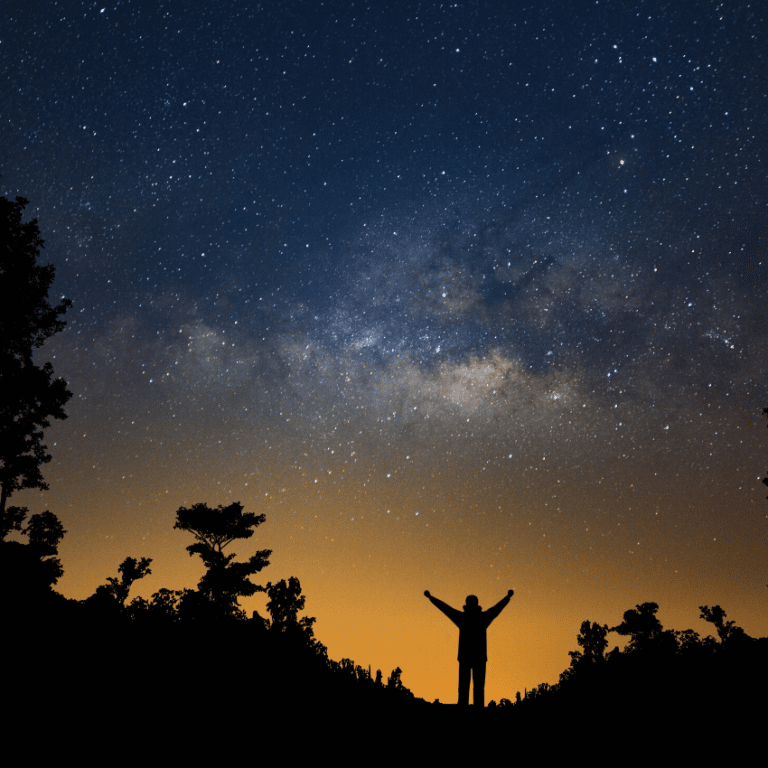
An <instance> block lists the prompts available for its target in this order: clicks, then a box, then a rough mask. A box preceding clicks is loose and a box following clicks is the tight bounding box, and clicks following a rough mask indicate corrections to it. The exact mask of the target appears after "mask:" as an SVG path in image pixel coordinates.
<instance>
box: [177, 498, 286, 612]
mask: <svg viewBox="0 0 768 768" xmlns="http://www.w3.org/2000/svg"><path fill="white" fill-rule="evenodd" d="M264 520H266V517H265V516H264V515H256V514H254V513H253V512H246V513H244V512H243V505H242V504H240V503H239V502H234V503H233V504H230V505H229V506H227V507H224V506H218V507H215V508H212V507H209V506H208V505H207V504H202V503H201V504H194V505H193V506H192V507H189V508H186V507H181V508H180V509H179V510H178V512H177V513H176V524H175V525H174V526H173V527H174V528H178V529H179V530H181V531H187V532H188V533H191V534H192V535H193V536H194V537H195V539H197V541H196V542H195V543H194V544H190V546H188V547H187V551H188V552H189V554H190V555H199V556H200V558H201V560H202V561H203V563H204V565H205V567H206V568H207V570H206V572H205V573H204V574H203V576H202V578H201V579H200V582H199V583H198V591H199V596H200V597H202V598H203V603H202V604H200V602H199V601H198V602H197V603H196V602H195V598H193V599H192V600H190V599H187V600H186V603H187V606H189V605H193V606H194V612H198V613H200V614H205V615H210V616H211V617H216V618H223V617H230V618H232V617H235V618H242V617H243V613H242V611H241V610H240V607H239V605H238V602H237V598H238V597H241V596H242V597H248V596H250V595H253V594H255V593H256V592H263V591H264V589H265V588H264V587H262V586H259V585H257V584H253V583H252V582H251V581H250V578H249V577H250V576H252V575H253V574H255V573H258V572H259V571H260V570H261V569H262V568H265V567H266V566H268V565H269V560H268V558H269V556H270V555H271V554H272V550H270V549H262V550H259V551H258V552H256V554H254V555H252V556H251V557H250V558H249V559H248V560H247V561H245V562H242V563H237V562H234V559H235V555H234V554H230V555H225V554H224V549H225V547H227V546H229V544H231V543H232V542H233V541H237V540H238V539H249V538H251V536H253V532H254V529H255V528H256V527H257V526H259V525H261V524H262V523H263V522H264ZM182 602H184V600H183V601H182Z"/></svg>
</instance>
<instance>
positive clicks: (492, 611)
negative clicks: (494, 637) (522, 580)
mask: <svg viewBox="0 0 768 768" xmlns="http://www.w3.org/2000/svg"><path fill="white" fill-rule="evenodd" d="M514 594H515V593H514V591H513V590H511V589H510V590H509V592H507V596H506V597H502V598H501V600H499V602H498V603H496V605H494V606H493V608H489V609H488V610H487V611H484V613H483V615H484V616H485V618H486V619H487V621H488V624H490V623H491V622H492V621H493V620H494V619H495V618H496V617H497V616H498V615H499V614H500V613H501V612H502V611H503V610H504V609H505V608H506V607H507V606H508V605H509V601H510V600H511V599H512V595H514Z"/></svg>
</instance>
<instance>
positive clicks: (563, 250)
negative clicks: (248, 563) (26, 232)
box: [0, 0, 768, 702]
mask: <svg viewBox="0 0 768 768" xmlns="http://www.w3.org/2000/svg"><path fill="white" fill-rule="evenodd" d="M766 16H768V9H766V7H765V5H764V4H762V3H758V2H752V3H749V2H739V1H737V2H728V3H721V4H717V3H715V2H700V3H692V2H688V3H684V2H666V3H664V2H637V1H634V2H610V1H609V0H602V1H601V2H572V3H568V4H563V3H554V2H541V1H539V2H531V3H516V2H482V0H480V1H479V2H472V3H469V2H458V3H439V2H434V3H433V2H394V1H392V2H379V3H356V2H319V1H315V0H312V1H311V2H310V0H305V2H296V1H293V2H291V1H287V0H281V2H279V3H278V2H262V3H256V2H234V1H230V0H222V1H221V2H217V3H202V2H188V3H181V2H159V1H158V0H125V1H124V2H117V3H115V2H111V3H108V4H103V0H102V2H100V3H91V2H88V3H85V2H84V3H81V2H77V0H64V1H63V2H61V1H60V2H45V1H44V0H36V2H33V3H32V2H30V3H13V4H6V7H5V8H4V11H3V21H2V24H1V25H0V175H2V178H0V193H2V194H4V195H6V196H7V197H9V198H12V197H15V196H16V195H22V196H24V197H26V198H28V199H29V200H30V205H29V206H28V207H27V209H26V214H27V217H28V218H35V217H36V218H37V219H38V223H39V226H40V230H41V233H42V236H43V238H44V239H45V241H46V243H45V249H44V250H43V253H42V256H43V258H42V262H43V263H52V264H53V265H54V266H55V268H56V278H55V281H54V284H53V289H52V292H51V297H50V298H51V301H52V303H58V301H59V299H60V297H61V296H66V297H68V298H70V299H71V300H72V302H73V306H72V308H71V309H70V310H69V312H68V313H67V315H66V316H65V319H66V321H67V327H66V329H65V331H63V332H62V333H60V334H58V335H57V336H55V337H54V338H52V339H51V340H50V341H49V342H48V343H47V344H46V345H45V347H44V348H43V350H42V354H41V357H40V360H44V359H48V360H51V361H52V362H53V365H54V370H55V372H56V374H57V375H61V376H63V377H64V378H65V379H66V380H67V382H68V384H69V388H70V389H71V390H72V392H73V393H74V395H73V398H72V399H71V400H70V402H69V404H68V406H67V412H68V414H69V418H68V419H67V420H66V421H63V422H56V423H55V424H54V426H52V427H51V428H50V429H49V430H47V432H46V438H47V439H46V441H45V442H46V443H47V445H48V447H49V450H50V451H51V453H52V455H53V460H52V461H51V463H50V464H48V465H46V467H45V468H44V476H45V479H46V480H47V481H48V482H49V483H50V486H51V487H50V490H49V491H47V492H44V493H40V492H24V493H20V494H17V496H15V497H14V499H13V503H16V504H19V503H22V504H26V505H27V506H29V507H30V512H40V511H43V510H44V509H50V510H51V511H52V512H54V513H55V514H56V515H58V517H59V518H60V520H61V521H62V523H63V525H64V527H65V528H66V529H67V531H68V533H67V535H66V537H65V539H64V541H63V543H62V545H61V547H60V554H61V559H62V563H63V566H64V569H65V575H64V577H63V578H62V579H61V580H60V582H59V584H58V586H57V589H59V591H61V592H62V593H63V594H64V595H66V596H67V597H71V598H76V599H83V598H85V597H87V596H88V595H90V594H92V593H93V591H94V590H95V588H96V587H97V586H98V585H99V584H103V583H105V581H106V577H107V576H114V575H116V574H117V567H118V565H119V564H120V562H121V561H122V560H123V559H124V558H125V557H127V556H129V555H130V556H133V557H151V558H153V563H152V575H151V576H149V577H147V578H146V579H144V580H143V581H142V582H139V583H137V584H136V585H135V587H134V589H133V591H132V593H131V595H132V596H136V595H144V596H146V597H149V595H151V594H152V593H153V592H155V591H156V590H157V589H159V588H160V587H168V588H171V589H181V588H183V587H194V586H195V584H196V583H197V580H198V578H199V577H200V575H201V573H202V565H201V563H200V561H199V559H198V558H190V557H189V555H188V554H187V552H186V550H185V547H186V546H187V545H188V544H190V543H191V538H189V537H187V536H185V534H183V533H182V532H180V531H174V530H173V524H174V521H175V514H176V510H177V509H178V508H179V507H180V506H187V505H190V504H192V503H195V502H201V501H202V502H206V503H208V504H210V505H212V506H216V505H218V504H228V503H231V502H232V501H240V502H242V503H243V505H244V508H245V510H246V511H248V512H255V513H264V514H266V522H265V523H264V524H263V525H262V526H261V527H260V528H259V529H258V530H257V532H256V535H255V537H254V538H253V539H251V540H250V541H249V542H247V543H246V544H243V545H242V546H241V547H240V548H239V549H237V550H236V551H237V552H238V553H240V554H242V555H244V556H245V555H248V554H250V553H252V552H253V551H254V550H255V549H261V548H269V549H272V550H273V556H272V558H271V565H270V566H269V567H268V568H267V569H265V570H264V571H263V572H262V573H261V574H259V578H258V579H257V580H258V581H259V582H260V583H262V584H265V583H266V582H267V581H270V580H271V581H273V582H274V581H278V580H279V579H282V578H287V577H288V576H291V575H293V576H297V577H299V579H300V580H301V584H302V587H303V590H304V593H305V595H306V596H307V611H306V613H307V614H308V615H310V616H316V617H317V624H316V625H315V629H316V635H317V636H318V638H319V639H320V640H321V641H322V642H323V643H324V644H326V645H327V647H328V650H329V654H330V656H331V657H332V658H334V659H337V660H338V659H341V658H342V657H350V658H352V659H354V661H355V662H356V663H358V664H361V665H363V666H365V667H367V666H368V665H369V664H370V665H372V667H373V670H374V672H375V670H376V669H377V668H381V669H382V670H383V672H384V675H385V677H386V676H387V675H388V674H389V672H390V671H391V670H392V669H393V668H394V667H395V666H400V667H401V668H402V670H403V677H402V679H403V683H404V684H405V685H406V686H408V687H409V688H411V690H412V691H413V692H414V693H415V694H416V695H417V696H420V697H424V698H426V699H428V700H430V701H431V700H434V699H435V698H440V700H441V701H443V702H455V700H456V681H457V667H458V665H457V662H456V650H457V643H458V632H457V630H456V629H455V627H454V626H453V625H452V624H450V622H448V621H447V619H446V618H445V617H444V616H443V615H442V614H440V613H439V612H438V611H436V610H435V609H434V607H433V606H432V605H430V603H429V602H428V601H427V600H426V598H425V597H424V596H423V592H424V590H425V589H429V590H430V591H431V592H432V594H434V595H435V596H436V597H439V598H440V599H442V600H445V601H446V602H448V603H450V604H451V605H453V606H455V607H457V608H461V606H462V605H463V603H464V598H465V597H466V595H467V594H470V593H474V594H476V595H477V596H478V597H479V598H480V603H481V605H482V606H483V607H484V608H488V607H490V606H491V605H493V604H495V603H496V602H497V601H498V600H500V599H501V598H502V597H503V596H504V595H505V594H506V592H507V590H508V589H510V588H511V589H514V590H515V597H514V598H513V600H512V602H511V603H510V605H509V607H508V608H507V609H506V610H505V611H504V612H503V613H502V614H501V616H500V617H499V618H498V619H497V620H496V622H495V623H494V625H493V626H492V627H491V629H490V630H489V666H488V683H487V686H486V700H490V699H496V700H498V699H499V698H501V697H507V698H510V699H511V698H514V694H515V692H516V691H517V690H520V691H522V690H523V689H524V688H526V687H527V688H531V687H533V686H535V685H538V684H539V683H542V682H549V683H554V682H556V681H557V678H558V675H559V673H560V672H561V671H562V670H563V669H565V668H566V667H567V666H568V664H569V662H570V659H569V657H568V655H567V651H568V650H574V649H576V648H577V645H576V635H577V634H578V631H579V626H580V624H581V622H582V621H583V620H585V619H589V620H591V621H599V622H604V623H607V624H609V625H615V624H618V623H619V622H620V620H621V614H622V613H623V612H624V611H625V610H628V609H629V608H633V607H634V606H635V605H636V604H638V603H641V602H645V601H655V602H657V603H659V605H660V606H661V608H660V611H659V618H660V619H661V621H662V623H663V624H664V626H665V627H667V628H674V629H680V630H682V629H687V628H689V627H691V628H694V629H696V630H697V631H699V632H701V633H702V634H708V628H709V625H706V624H705V623H704V622H703V621H701V620H700V619H699V610H698V606H700V605H702V604H705V603H706V604H708V605H713V604H720V605H722V606H723V608H725V610H726V611H727V613H728V618H729V619H733V620H735V621H736V623H737V624H739V625H740V626H742V627H743V628H744V629H745V630H746V631H747V632H749V633H750V634H753V635H755V636H758V635H760V636H762V635H765V634H768V611H766V608H767V607H768V587H766V584H767V583H768V527H767V525H766V519H767V517H768V502H767V501H766V499H765V496H766V489H765V486H763V485H762V484H761V483H760V479H761V478H762V477H763V476H765V471H766V469H767V468H768V462H767V461H766V456H768V453H767V452H766V443H767V439H768V431H766V420H765V417H764V415H763V413H762V409H763V408H764V407H765V406H768V388H767V387H766V375H767V374H768V343H767V342H768V329H767V327H766V306H767V304H766V287H767V286H768V279H767V278H768V273H767V270H766V265H767V263H768V255H767V254H766V236H767V232H766V230H767V227H766V224H767V222H768V216H767V213H768V208H767V207H768V187H767V185H766V170H767V169H766V156H768V155H767V153H768V120H767V119H766V116H767V115H768V87H767V83H768V69H767V68H766V58H767V53H766V52H768V40H767V39H766V38H767V37H768V35H766V31H767V29H768V23H767V19H766ZM265 602H266V597H265V596H264V595H257V596H256V597H254V598H252V599H249V600H248V601H243V605H244V607H246V608H247V609H248V610H253V609H258V610H259V611H260V612H262V613H264V610H263V607H264V604H265ZM620 640H621V638H619V637H618V636H617V635H615V634H614V635H609V641H611V644H610V646H609V647H613V645H615V644H620V643H619V641H620Z"/></svg>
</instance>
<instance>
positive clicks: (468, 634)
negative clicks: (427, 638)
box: [424, 589, 514, 707]
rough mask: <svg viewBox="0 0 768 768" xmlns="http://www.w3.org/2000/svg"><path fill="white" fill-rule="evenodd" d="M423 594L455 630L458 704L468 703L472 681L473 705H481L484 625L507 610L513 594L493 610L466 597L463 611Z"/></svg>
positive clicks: (502, 600)
mask: <svg viewBox="0 0 768 768" xmlns="http://www.w3.org/2000/svg"><path fill="white" fill-rule="evenodd" d="M424 594H425V595H426V596H427V597H428V598H429V599H430V601H431V602H432V605H434V606H435V607H437V608H439V609H440V610H441V611H442V612H443V613H444V614H445V615H446V616H447V617H448V618H449V619H450V620H451V621H452V622H453V623H454V624H455V625H456V626H457V627H458V628H459V704H460V705H466V704H469V680H470V677H471V678H472V680H473V681H474V697H473V698H474V704H475V706H476V707H484V706H485V663H486V661H487V660H488V655H487V649H488V644H487V639H486V630H487V629H488V625H489V624H490V623H491V622H492V621H493V620H494V619H495V618H496V617H497V616H498V615H499V614H500V613H501V612H502V611H503V610H504V608H506V607H507V604H508V603H509V600H510V598H511V597H512V595H513V594H514V592H513V591H512V590H511V589H510V590H509V592H507V596H506V597H505V598H502V599H501V600H499V602H498V603H496V605H494V606H493V608H489V609H488V610H487V611H484V610H483V609H482V608H481V607H480V604H479V601H478V599H477V598H476V597H475V596H474V595H467V602H466V605H465V606H464V612H463V613H462V612H461V611H457V610H456V609H455V608H451V606H450V605H448V604H447V603H444V602H443V601H442V600H438V599H437V598H436V597H432V595H430V594H429V590H425V592H424Z"/></svg>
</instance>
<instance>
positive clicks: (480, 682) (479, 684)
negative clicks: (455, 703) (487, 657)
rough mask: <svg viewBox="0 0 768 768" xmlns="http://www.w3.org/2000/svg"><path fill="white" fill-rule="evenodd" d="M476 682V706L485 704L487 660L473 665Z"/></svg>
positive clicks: (473, 675)
mask: <svg viewBox="0 0 768 768" xmlns="http://www.w3.org/2000/svg"><path fill="white" fill-rule="evenodd" d="M472 677H473V678H474V682H475V689H474V694H475V695H474V702H475V706H476V707H484V706H485V662H484V661H479V662H477V664H475V665H474V666H473V667H472Z"/></svg>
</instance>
